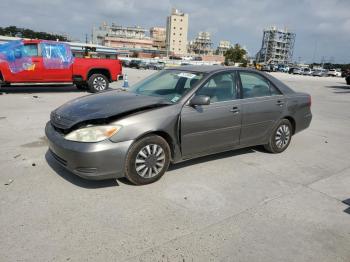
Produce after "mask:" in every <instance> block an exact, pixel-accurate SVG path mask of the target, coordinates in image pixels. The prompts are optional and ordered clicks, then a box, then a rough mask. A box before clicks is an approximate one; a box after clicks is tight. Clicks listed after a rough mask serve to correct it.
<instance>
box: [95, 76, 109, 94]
mask: <svg viewBox="0 0 350 262" xmlns="http://www.w3.org/2000/svg"><path fill="white" fill-rule="evenodd" d="M93 85H94V88H95V89H96V90H98V91H102V90H105V89H106V86H107V82H106V80H105V79H104V78H103V77H101V76H98V77H96V78H95V79H94V81H93Z"/></svg>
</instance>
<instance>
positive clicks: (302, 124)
mask: <svg viewBox="0 0 350 262" xmlns="http://www.w3.org/2000/svg"><path fill="white" fill-rule="evenodd" d="M311 120H312V114H311V113H309V114H307V115H305V116H304V117H303V119H300V121H299V122H298V123H297V124H296V130H295V133H298V132H300V131H302V130H304V129H306V128H308V127H309V126H310V124H311Z"/></svg>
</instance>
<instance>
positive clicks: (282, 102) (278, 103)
mask: <svg viewBox="0 0 350 262" xmlns="http://www.w3.org/2000/svg"><path fill="white" fill-rule="evenodd" d="M276 105H278V106H283V105H284V101H281V100H278V101H277V103H276Z"/></svg>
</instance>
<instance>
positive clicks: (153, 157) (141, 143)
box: [125, 135, 170, 185]
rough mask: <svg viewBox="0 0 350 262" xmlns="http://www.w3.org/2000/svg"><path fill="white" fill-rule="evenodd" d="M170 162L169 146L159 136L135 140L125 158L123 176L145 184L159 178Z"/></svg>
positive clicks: (138, 183)
mask: <svg viewBox="0 0 350 262" xmlns="http://www.w3.org/2000/svg"><path fill="white" fill-rule="evenodd" d="M169 163H170V148H169V145H168V143H167V142H166V141H165V140H164V139H163V138H162V137H160V136H155V135H154V136H153V135H152V136H147V137H144V138H141V139H140V140H138V141H136V142H135V143H134V144H133V145H132V146H131V148H130V150H129V153H128V155H127V158H126V164H125V167H126V168H125V176H126V178H127V179H128V180H129V181H130V182H132V183H133V184H135V185H146V184H150V183H153V182H155V181H157V180H158V179H160V178H161V177H162V176H163V175H164V173H165V171H166V170H167V169H168V167H169Z"/></svg>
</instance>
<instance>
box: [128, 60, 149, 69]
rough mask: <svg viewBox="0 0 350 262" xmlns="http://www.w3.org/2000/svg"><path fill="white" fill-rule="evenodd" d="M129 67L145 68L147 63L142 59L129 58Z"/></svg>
mask: <svg viewBox="0 0 350 262" xmlns="http://www.w3.org/2000/svg"><path fill="white" fill-rule="evenodd" d="M129 67H130V68H137V69H147V64H146V63H145V62H143V61H142V60H131V61H130V64H129Z"/></svg>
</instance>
